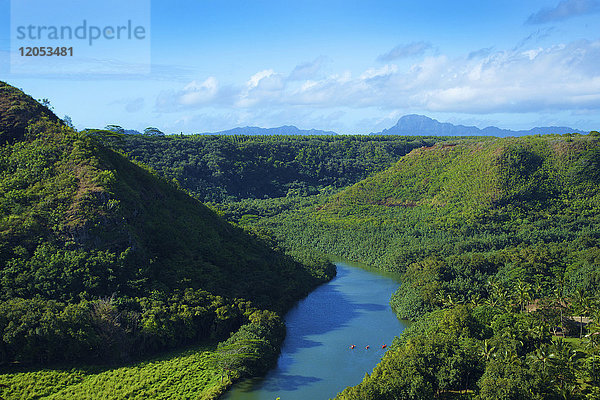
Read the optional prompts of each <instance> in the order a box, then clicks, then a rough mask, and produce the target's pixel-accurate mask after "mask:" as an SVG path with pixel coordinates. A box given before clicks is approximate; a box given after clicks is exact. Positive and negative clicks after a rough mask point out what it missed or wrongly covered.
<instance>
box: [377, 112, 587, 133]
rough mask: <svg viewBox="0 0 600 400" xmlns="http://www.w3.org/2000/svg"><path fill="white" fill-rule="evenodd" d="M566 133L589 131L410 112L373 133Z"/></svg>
mask: <svg viewBox="0 0 600 400" xmlns="http://www.w3.org/2000/svg"><path fill="white" fill-rule="evenodd" d="M564 133H587V132H584V131H581V130H578V129H573V128H568V127H564V126H548V127H537V128H533V129H530V130H527V131H525V130H523V131H512V130H510V129H501V128H497V127H495V126H488V127H487V128H484V129H479V128H477V127H476V126H464V125H454V124H451V123H448V122H439V121H437V120H435V119H432V118H429V117H426V116H424V115H416V114H410V115H405V116H404V117H402V118H400V119H399V120H398V123H396V125H394V126H392V127H391V128H389V129H384V130H383V131H381V132H378V133H372V135H426V136H526V135H547V134H561V135H562V134H564Z"/></svg>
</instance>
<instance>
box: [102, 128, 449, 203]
mask: <svg viewBox="0 0 600 400" xmlns="http://www.w3.org/2000/svg"><path fill="white" fill-rule="evenodd" d="M91 133H93V134H97V135H100V136H102V137H103V138H104V141H105V143H109V144H110V145H111V146H113V147H114V148H116V149H119V150H120V151H122V152H124V153H125V154H127V155H128V156H129V157H130V158H131V159H133V160H137V161H140V162H142V163H144V164H146V165H149V166H151V167H152V168H153V169H154V170H155V171H157V172H158V173H159V174H161V175H164V176H165V177H166V178H167V179H168V180H173V179H176V180H177V181H178V182H179V184H180V185H181V187H182V188H184V189H186V190H188V191H189V192H190V193H191V194H193V195H194V196H195V197H197V198H198V199H200V200H202V201H214V202H229V201H238V200H241V199H265V198H276V197H285V196H306V195H310V194H316V193H319V192H320V191H322V190H324V189H325V188H328V187H333V188H342V187H345V186H348V185H350V184H353V183H355V182H357V181H359V180H361V179H363V178H365V177H367V176H368V175H369V174H371V173H373V172H377V171H381V170H383V169H385V168H387V167H389V166H390V165H391V164H392V163H394V162H395V161H397V160H398V158H399V157H401V156H403V155H405V154H406V153H408V152H409V151H411V150H412V149H415V148H418V147H421V146H430V145H432V144H434V143H436V142H437V141H439V140H443V138H433V137H416V136H415V137H397V136H279V135H277V136H203V135H191V136H183V135H181V136H179V135H172V136H166V137H161V136H159V137H156V136H154V137H148V136H145V135H115V134H110V135H105V134H103V133H102V132H99V131H91Z"/></svg>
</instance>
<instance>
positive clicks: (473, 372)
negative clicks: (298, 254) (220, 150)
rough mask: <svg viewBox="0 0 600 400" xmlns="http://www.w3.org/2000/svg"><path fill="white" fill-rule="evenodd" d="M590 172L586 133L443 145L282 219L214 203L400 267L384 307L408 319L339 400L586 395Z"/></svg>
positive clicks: (597, 275) (594, 385) (593, 162)
mask: <svg viewBox="0 0 600 400" xmlns="http://www.w3.org/2000/svg"><path fill="white" fill-rule="evenodd" d="M599 166H600V137H597V136H595V135H585V136H584V135H562V136H560V135H556V136H544V137H537V136H536V137H526V138H519V139H515V138H507V139H495V138H490V139H487V140H475V141H455V142H446V143H440V144H438V145H435V146H431V147H428V148H419V149H416V150H413V151H412V152H411V153H409V154H408V155H406V156H404V157H403V158H402V159H400V161H398V162H397V163H396V164H395V165H394V166H392V167H391V168H389V169H388V170H386V171H383V172H380V173H378V174H375V175H373V176H371V177H369V178H367V179H365V180H363V181H361V182H359V183H357V184H355V185H353V186H351V187H349V188H347V189H345V190H343V191H341V192H339V193H336V194H333V195H331V196H315V197H314V198H313V200H312V201H308V200H305V201H304V202H302V201H297V202H296V205H295V206H294V207H288V208H287V209H285V208H281V209H282V212H281V213H273V212H271V211H270V207H262V208H261V207H257V206H255V207H254V208H249V207H248V203H247V202H246V203H244V202H242V203H237V204H236V205H227V206H224V210H225V212H226V215H229V216H232V217H233V218H234V219H237V220H238V221H240V223H242V224H250V225H253V226H256V225H258V226H261V227H262V228H263V229H269V230H271V231H273V232H275V233H276V235H277V236H278V237H279V238H280V239H281V240H283V241H284V242H285V243H287V245H288V246H290V247H298V248H300V247H310V248H314V249H318V250H320V251H322V252H325V253H329V254H337V255H340V256H343V257H347V258H352V259H356V260H360V261H364V262H367V263H369V264H371V265H376V266H378V267H380V268H384V269H389V270H393V271H398V272H401V273H402V274H403V278H402V282H403V285H402V286H401V287H400V289H399V290H398V292H397V293H396V294H395V295H394V296H393V298H392V300H391V304H392V307H393V308H394V310H395V311H396V312H397V314H398V316H399V317H400V318H403V319H409V320H413V321H416V323H415V324H414V325H413V326H412V327H411V329H409V330H408V331H407V332H406V333H404V334H403V335H402V336H401V338H400V340H398V341H397V342H396V343H395V345H394V346H393V349H392V350H391V351H390V352H388V353H387V354H386V356H385V358H384V359H383V361H382V363H381V364H380V365H379V366H378V367H377V368H376V369H375V371H374V372H373V374H372V375H370V376H368V377H367V378H365V381H364V382H363V383H362V384H361V385H359V386H357V387H355V388H349V389H347V390H346V391H344V392H343V393H342V394H341V395H340V396H339V397H340V398H342V399H361V400H362V399H390V398H402V399H431V398H452V397H458V396H460V395H461V393H462V397H463V398H478V399H496V398H501V399H558V398H567V399H583V398H589V399H597V398H598V395H599V386H598V385H599V383H600V379H599V378H600V375H599V371H600V342H598V336H597V334H596V333H597V332H600V325H598V322H597V321H599V320H600V315H597V311H598V303H597V301H598V299H599V294H600V292H599V291H600V220H599V218H600V217H599V215H600V179H599V175H598V171H599V168H598V167H599ZM271 203H272V202H271ZM232 210H235V212H233V211H232ZM244 210H251V212H252V213H253V214H255V215H258V216H262V218H258V219H257V218H256V217H255V218H247V217H246V218H244V217H243V216H244ZM248 212H250V211H248ZM240 216H241V217H240ZM571 317H572V318H571ZM590 317H591V321H592V322H591V323H590V324H588V325H587V326H585V327H584V326H583V325H582V324H581V321H583V320H587V318H590ZM578 321H579V322H580V324H579V325H578V324H577V322H578ZM586 335H589V336H588V337H587V338H585V336H586ZM565 336H570V337H572V339H564V340H563V339H562V338H563V337H565Z"/></svg>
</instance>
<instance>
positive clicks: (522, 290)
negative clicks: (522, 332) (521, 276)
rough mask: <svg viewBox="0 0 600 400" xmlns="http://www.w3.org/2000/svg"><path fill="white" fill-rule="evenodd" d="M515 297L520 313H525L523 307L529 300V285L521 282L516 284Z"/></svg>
mask: <svg viewBox="0 0 600 400" xmlns="http://www.w3.org/2000/svg"><path fill="white" fill-rule="evenodd" d="M515 295H516V298H517V302H518V303H519V308H520V310H521V312H523V311H525V305H526V304H528V302H529V300H531V285H530V284H528V283H527V282H523V281H519V282H517V285H516V286H515Z"/></svg>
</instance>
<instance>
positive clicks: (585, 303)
mask: <svg viewBox="0 0 600 400" xmlns="http://www.w3.org/2000/svg"><path fill="white" fill-rule="evenodd" d="M571 302H572V303H573V308H574V310H575V312H576V313H577V314H579V338H580V339H581V338H582V337H583V317H584V315H586V316H587V315H588V313H589V311H590V309H591V299H590V298H589V297H588V296H587V295H586V293H585V292H584V291H583V290H581V289H577V291H576V292H575V293H574V295H573V297H572V298H571Z"/></svg>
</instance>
